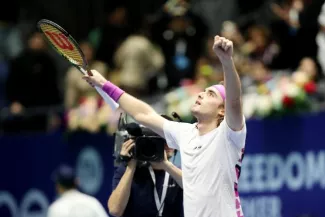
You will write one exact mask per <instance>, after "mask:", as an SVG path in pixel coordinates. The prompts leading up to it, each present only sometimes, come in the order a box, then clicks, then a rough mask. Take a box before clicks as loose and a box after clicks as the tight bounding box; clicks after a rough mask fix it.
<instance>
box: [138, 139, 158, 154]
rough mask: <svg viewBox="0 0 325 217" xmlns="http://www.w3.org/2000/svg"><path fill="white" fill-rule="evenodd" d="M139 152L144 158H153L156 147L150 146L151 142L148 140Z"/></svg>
mask: <svg viewBox="0 0 325 217" xmlns="http://www.w3.org/2000/svg"><path fill="white" fill-rule="evenodd" d="M141 152H142V155H143V156H144V157H150V158H151V157H154V156H155V155H156V146H155V144H152V141H150V140H148V141H147V142H146V144H143V147H142V150H141Z"/></svg>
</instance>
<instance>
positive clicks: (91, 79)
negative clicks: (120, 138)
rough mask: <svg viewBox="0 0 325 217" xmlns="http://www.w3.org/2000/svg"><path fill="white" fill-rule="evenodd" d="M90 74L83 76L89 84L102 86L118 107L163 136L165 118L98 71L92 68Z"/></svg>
mask: <svg viewBox="0 0 325 217" xmlns="http://www.w3.org/2000/svg"><path fill="white" fill-rule="evenodd" d="M92 73H93V75H92V76H84V77H83V79H85V80H86V81H87V82H88V83H89V84H90V85H92V86H97V87H100V88H102V89H103V90H104V91H105V92H106V93H107V94H108V95H109V96H110V97H111V98H112V99H113V100H114V101H116V102H117V103H119V105H120V107H121V108H122V109H123V110H124V111H125V112H126V113H128V114H129V115H131V116H132V117H133V118H134V119H135V120H136V121H137V122H139V123H141V124H143V125H144V126H146V127H148V128H150V129H151V130H153V131H155V132H156V133H157V134H159V135H160V136H162V137H164V132H163V124H164V121H165V119H164V118H163V117H161V116H160V115H159V114H157V113H156V111H155V110H154V109H153V108H152V107H151V106H149V105H148V104H147V103H145V102H143V101H141V100H139V99H137V98H135V97H133V96H131V95H129V94H127V93H125V92H124V91H123V90H121V89H120V88H118V87H117V86H115V85H114V84H112V83H111V82H109V81H107V80H106V79H105V78H104V77H103V76H102V75H101V74H100V73H99V72H97V71H96V70H92Z"/></svg>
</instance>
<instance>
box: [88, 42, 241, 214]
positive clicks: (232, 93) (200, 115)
mask: <svg viewBox="0 0 325 217" xmlns="http://www.w3.org/2000/svg"><path fill="white" fill-rule="evenodd" d="M213 50H214V52H215V54H216V55H217V57H218V58H219V59H220V61H221V63H222V66H223V70H224V81H225V85H224V86H223V85H220V84H217V85H213V86H211V87H209V88H207V89H206V90H205V91H204V92H201V93H200V94H199V95H198V98H197V100H196V102H195V104H194V105H193V106H192V108H191V111H192V114H193V115H194V116H195V118H196V119H197V122H196V123H194V124H188V123H178V122H173V121H168V120H166V119H164V118H162V117H161V116H160V115H159V114H157V113H156V112H155V111H154V110H153V109H152V108H151V107H150V106H149V105H148V104H146V103H144V102H142V101H140V100H138V99H136V98H134V97H132V96H130V95H129V94H127V93H125V92H124V91H123V90H121V89H120V88H118V87H117V86H115V85H114V84H112V83H111V82H109V81H107V80H106V79H105V78H104V77H102V76H101V74H100V73H98V72H96V71H95V70H94V71H93V76H84V79H85V80H86V81H87V82H88V83H89V84H91V85H92V86H98V87H100V88H102V89H103V90H104V91H105V92H106V93H107V94H108V95H109V96H110V97H111V98H112V99H113V100H114V101H116V102H117V103H118V104H119V106H120V107H121V108H122V109H123V110H124V111H126V112H127V113H129V114H130V115H131V116H133V117H134V119H135V120H136V121H138V122H140V123H141V124H143V125H145V126H147V127H148V128H151V129H152V130H153V131H155V132H156V133H158V134H159V135H161V136H163V137H165V138H166V140H167V143H168V145H169V146H170V147H171V148H174V149H178V150H180V153H181V157H182V171H183V189H184V214H185V217H241V216H243V212H242V208H241V204H240V199H239V194H238V191H237V185H238V179H239V175H240V168H241V161H242V158H243V153H244V147H245V140H246V124H245V118H244V116H243V113H242V103H241V83H240V79H239V76H238V74H237V71H236V69H235V66H234V62H233V59H232V56H233V43H232V42H231V41H229V40H228V39H226V38H223V37H219V36H216V37H215V38H214V45H213Z"/></svg>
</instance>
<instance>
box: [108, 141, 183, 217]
mask: <svg viewBox="0 0 325 217" xmlns="http://www.w3.org/2000/svg"><path fill="white" fill-rule="evenodd" d="M134 145H135V142H134V140H132V139H129V140H127V141H126V142H124V144H123V145H122V148H121V152H120V156H122V158H123V159H127V160H125V164H121V165H120V166H119V167H118V168H117V169H116V170H115V173H114V178H113V192H112V194H111V196H110V198H109V200H108V209H109V211H110V214H111V215H113V216H117V217H119V216H124V217H136V216H139V217H140V216H141V217H156V216H168V217H177V216H180V217H182V216H183V215H184V214H183V189H182V171H181V170H180V169H179V168H177V167H176V166H174V165H173V163H172V162H170V161H169V160H170V159H171V158H172V157H173V156H174V155H175V150H174V149H170V148H168V146H167V144H166V145H165V157H164V160H163V161H161V162H150V163H149V164H148V165H147V166H143V162H138V161H137V160H136V159H134V158H132V155H131V154H130V152H131V149H132V148H133V147H134Z"/></svg>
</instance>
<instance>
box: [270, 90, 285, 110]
mask: <svg viewBox="0 0 325 217" xmlns="http://www.w3.org/2000/svg"><path fill="white" fill-rule="evenodd" d="M282 99H283V93H282V92H281V91H280V90H279V89H275V90H273V91H272V93H271V100H272V104H273V106H274V108H275V109H276V110H280V109H281V107H282Z"/></svg>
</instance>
